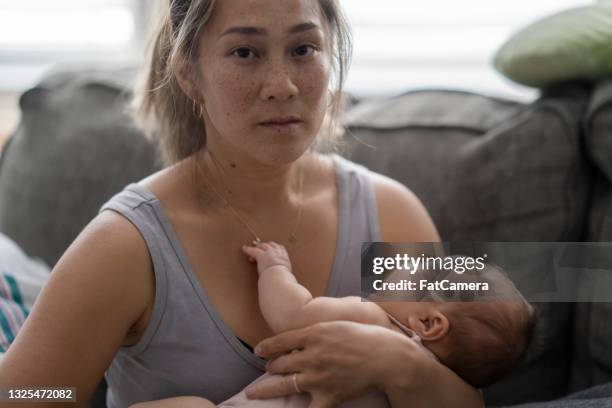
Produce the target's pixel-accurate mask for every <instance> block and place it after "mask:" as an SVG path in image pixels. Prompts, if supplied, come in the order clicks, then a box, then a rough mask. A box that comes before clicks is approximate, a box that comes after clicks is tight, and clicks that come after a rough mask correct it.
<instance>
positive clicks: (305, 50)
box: [295, 44, 317, 57]
mask: <svg viewBox="0 0 612 408" xmlns="http://www.w3.org/2000/svg"><path fill="white" fill-rule="evenodd" d="M309 50H311V51H313V52H314V51H316V50H317V48H316V47H315V46H313V45H310V44H304V45H300V46H299V47H297V48H296V49H295V53H296V54H297V55H298V56H300V57H306V56H308V55H309Z"/></svg>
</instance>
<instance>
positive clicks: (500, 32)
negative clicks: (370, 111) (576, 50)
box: [342, 0, 592, 99]
mask: <svg viewBox="0 0 612 408" xmlns="http://www.w3.org/2000/svg"><path fill="white" fill-rule="evenodd" d="M590 3H592V1H584V0H582V1H581V0H535V1H519V2H513V1H491V0H463V1H456V0H428V1H426V2H425V1H410V0H377V1H374V2H373V1H371V0H344V1H343V2H342V5H343V7H344V10H345V11H346V14H347V15H348V18H349V20H350V22H351V24H352V27H353V34H354V47H355V48H354V55H353V64H352V67H351V71H350V74H349V77H348V80H347V89H348V90H349V91H353V92H356V93H362V94H380V93H389V92H391V93H397V92H401V91H403V90H408V89H414V88H425V87H441V88H453V89H468V90H473V91H477V92H478V91H479V92H484V93H488V94H494V95H499V96H509V97H518V98H521V99H530V98H532V97H533V96H534V95H535V91H534V90H531V89H529V88H526V87H521V86H518V85H514V84H511V83H510V82H509V81H508V80H506V79H504V78H503V77H502V76H501V75H499V74H498V73H497V72H496V71H495V69H494V68H493V66H492V63H491V60H492V58H493V56H494V55H495V52H496V50H497V49H498V48H499V47H500V46H501V45H502V44H503V43H504V41H505V40H506V39H507V38H508V37H509V36H510V35H511V34H512V33H513V32H515V31H517V30H519V29H520V28H522V27H524V26H525V25H526V24H528V23H530V22H533V21H535V20H537V19H539V18H541V17H545V16H548V15H552V14H554V13H557V12H559V11H562V10H565V9H568V8H572V7H577V6H582V5H586V4H590Z"/></svg>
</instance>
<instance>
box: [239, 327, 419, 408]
mask: <svg viewBox="0 0 612 408" xmlns="http://www.w3.org/2000/svg"><path fill="white" fill-rule="evenodd" d="M293 350H298V351H296V352H293V353H290V352H291V351H293ZM255 351H256V353H257V354H258V355H260V356H261V357H264V358H270V359H272V360H271V361H270V362H269V363H268V365H267V367H266V369H267V371H268V372H270V373H272V374H284V375H285V376H284V377H280V378H279V377H275V378H270V379H266V380H262V381H259V382H257V383H255V384H253V385H252V386H249V387H248V388H247V390H246V392H247V396H248V397H249V398H272V397H278V396H284V395H290V394H294V393H296V392H297V390H296V387H295V384H294V382H293V374H294V373H297V377H296V380H297V383H298V387H299V389H300V390H301V391H307V392H309V393H310V394H311V396H312V403H311V405H310V407H311V408H314V407H316V408H328V407H335V406H336V405H338V404H340V403H342V402H344V401H347V400H349V399H353V398H356V397H358V396H360V395H363V394H365V393H367V392H368V391H372V390H381V391H385V390H386V389H387V388H388V387H390V386H395V385H397V386H398V387H399V386H400V385H402V386H405V385H409V386H410V388H411V389H418V388H419V386H420V380H419V378H420V368H421V367H422V366H423V365H422V364H421V363H422V362H424V361H425V360H426V358H425V356H424V354H423V353H422V352H421V350H419V349H418V346H417V345H416V344H415V343H414V342H413V341H412V340H410V339H408V338H407V337H405V336H403V335H400V334H398V333H395V332H393V331H391V330H388V329H385V328H383V327H379V326H373V325H366V324H360V323H353V322H348V321H336V322H326V323H317V324H315V325H312V326H309V327H306V328H303V329H297V330H292V331H288V332H285V333H281V334H279V335H277V336H274V337H271V338H269V339H266V340H264V341H262V342H261V343H260V344H259V345H258V346H257V347H256V349H255ZM412 387H414V388H412Z"/></svg>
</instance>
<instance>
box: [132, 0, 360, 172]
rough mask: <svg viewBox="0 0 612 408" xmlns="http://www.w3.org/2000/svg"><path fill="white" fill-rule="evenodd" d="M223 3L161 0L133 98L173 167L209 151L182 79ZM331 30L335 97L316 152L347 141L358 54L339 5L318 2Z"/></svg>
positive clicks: (143, 124)
mask: <svg viewBox="0 0 612 408" xmlns="http://www.w3.org/2000/svg"><path fill="white" fill-rule="evenodd" d="M216 1H217V0H160V1H158V3H157V10H156V11H157V13H158V16H157V19H158V21H157V23H156V24H155V26H154V31H153V33H152V34H153V35H152V37H151V38H150V43H149V50H148V54H147V58H146V60H145V61H146V62H145V69H144V70H143V72H142V74H141V75H142V78H141V80H140V81H139V83H138V85H137V87H136V89H135V91H134V99H133V104H132V107H133V110H134V116H135V119H136V122H137V124H138V125H139V126H140V127H141V128H142V129H143V130H144V131H145V135H146V136H147V138H148V139H149V140H151V141H155V142H157V143H158V149H159V153H160V155H161V159H162V161H163V163H164V164H165V165H166V166H168V165H172V164H174V163H176V162H178V161H180V160H182V159H184V158H187V157H189V156H191V155H192V154H194V153H197V152H198V151H200V150H201V149H202V148H203V147H205V146H206V129H205V125H204V120H203V119H202V117H201V113H200V112H198V109H197V108H196V103H197V101H195V100H194V99H193V98H192V96H190V95H186V94H185V92H183V90H182V89H181V87H180V86H179V82H178V80H177V74H178V72H179V70H180V69H181V67H183V66H184V64H185V63H190V62H193V61H194V60H195V58H197V52H198V47H197V39H198V34H199V32H200V30H201V29H202V27H203V26H204V25H205V24H206V23H207V22H208V20H209V19H210V17H211V15H212V12H213V9H214V6H215V3H216ZM318 2H319V6H320V9H321V12H322V14H323V17H324V18H325V21H326V22H327V23H328V26H329V27H330V32H331V35H332V38H331V47H332V50H333V52H332V56H333V57H332V79H331V84H332V85H333V86H332V88H333V94H332V97H331V103H330V105H329V107H328V111H327V115H326V117H325V119H324V121H323V125H322V126H321V130H322V132H320V133H322V134H319V135H318V137H317V140H316V141H315V146H314V147H315V148H316V149H330V148H331V149H333V148H334V147H335V146H336V145H337V144H338V141H339V139H340V137H341V136H342V128H341V127H340V113H341V110H342V89H343V86H344V81H345V79H346V75H347V71H348V67H349V65H350V59H351V55H352V38H351V32H350V27H349V25H348V22H347V20H346V18H345V17H344V14H343V12H342V10H341V7H340V5H339V0H318Z"/></svg>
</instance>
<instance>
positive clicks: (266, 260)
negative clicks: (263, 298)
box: [242, 241, 291, 275]
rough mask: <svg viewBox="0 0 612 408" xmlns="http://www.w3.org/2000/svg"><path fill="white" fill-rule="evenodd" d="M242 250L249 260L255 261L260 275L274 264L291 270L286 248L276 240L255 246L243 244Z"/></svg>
mask: <svg viewBox="0 0 612 408" xmlns="http://www.w3.org/2000/svg"><path fill="white" fill-rule="evenodd" d="M242 251H243V252H244V253H245V254H247V255H248V256H249V261H251V262H255V261H257V272H258V273H259V274H260V275H261V274H262V273H263V272H265V271H266V270H268V269H270V268H272V267H274V266H282V267H285V268H287V270H288V271H289V272H290V271H291V261H290V260H289V255H288V254H287V250H286V249H285V247H284V246H282V245H280V244H277V243H276V242H272V241H270V242H262V243H261V244H259V245H257V246H256V247H252V246H248V245H243V246H242Z"/></svg>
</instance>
